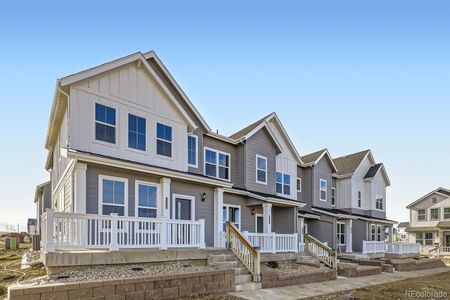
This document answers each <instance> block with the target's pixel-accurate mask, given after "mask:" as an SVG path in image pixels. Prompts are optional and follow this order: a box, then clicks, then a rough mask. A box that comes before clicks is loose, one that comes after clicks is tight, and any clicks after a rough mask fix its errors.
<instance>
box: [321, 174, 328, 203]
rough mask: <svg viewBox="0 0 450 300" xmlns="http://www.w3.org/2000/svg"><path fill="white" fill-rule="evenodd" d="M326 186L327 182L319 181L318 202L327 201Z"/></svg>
mask: <svg viewBox="0 0 450 300" xmlns="http://www.w3.org/2000/svg"><path fill="white" fill-rule="evenodd" d="M327 186H328V182H327V181H326V180H323V179H320V201H327Z"/></svg>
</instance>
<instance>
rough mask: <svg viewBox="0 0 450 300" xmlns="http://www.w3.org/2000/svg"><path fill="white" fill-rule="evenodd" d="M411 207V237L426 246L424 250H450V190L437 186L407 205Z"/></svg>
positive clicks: (408, 229)
mask: <svg viewBox="0 0 450 300" xmlns="http://www.w3.org/2000/svg"><path fill="white" fill-rule="evenodd" d="M406 208H407V209H409V216H410V221H409V227H408V228H406V232H408V233H409V239H410V241H411V242H413V243H419V244H421V245H423V246H424V250H425V251H426V250H431V249H435V248H443V249H441V250H442V251H441V252H450V190H449V189H446V188H442V187H440V188H437V189H435V190H434V191H431V192H430V193H428V194H426V195H425V196H423V197H421V198H419V199H418V200H416V201H414V202H413V203H411V204H409V205H408V206H407V207H406Z"/></svg>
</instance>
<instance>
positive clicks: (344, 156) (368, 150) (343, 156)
mask: <svg viewBox="0 0 450 300" xmlns="http://www.w3.org/2000/svg"><path fill="white" fill-rule="evenodd" d="M370 151H371V150H370V149H366V150H362V151H358V152H355V153H350V154H346V155H342V156H339V157H336V158H333V160H336V159H343V158H347V157H349V156H353V155H356V154H361V153H364V152H370Z"/></svg>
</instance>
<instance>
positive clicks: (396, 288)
mask: <svg viewBox="0 0 450 300" xmlns="http://www.w3.org/2000/svg"><path fill="white" fill-rule="evenodd" d="M407 291H410V292H413V293H423V292H431V293H434V292H436V293H439V292H440V294H436V295H435V296H433V295H432V294H429V296H428V297H419V296H415V297H414V296H413V295H411V294H410V295H411V296H408V294H407ZM443 293H446V295H447V296H445V294H443ZM416 295H417V294H416ZM449 296H450V272H447V273H441V274H437V275H434V276H430V277H419V278H412V279H407V280H402V281H396V282H392V283H388V284H382V285H375V286H371V287H367V288H362V289H358V290H351V291H345V292H340V293H337V294H332V295H326V296H320V297H314V298H312V299H314V300H328V299H373V300H385V299H413V298H418V299H448V298H449Z"/></svg>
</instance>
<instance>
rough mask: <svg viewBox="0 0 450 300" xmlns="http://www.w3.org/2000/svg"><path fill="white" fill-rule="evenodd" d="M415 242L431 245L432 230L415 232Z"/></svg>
mask: <svg viewBox="0 0 450 300" xmlns="http://www.w3.org/2000/svg"><path fill="white" fill-rule="evenodd" d="M416 243H418V244H421V245H427V246H429V245H433V244H434V242H433V233H432V232H417V233H416Z"/></svg>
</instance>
